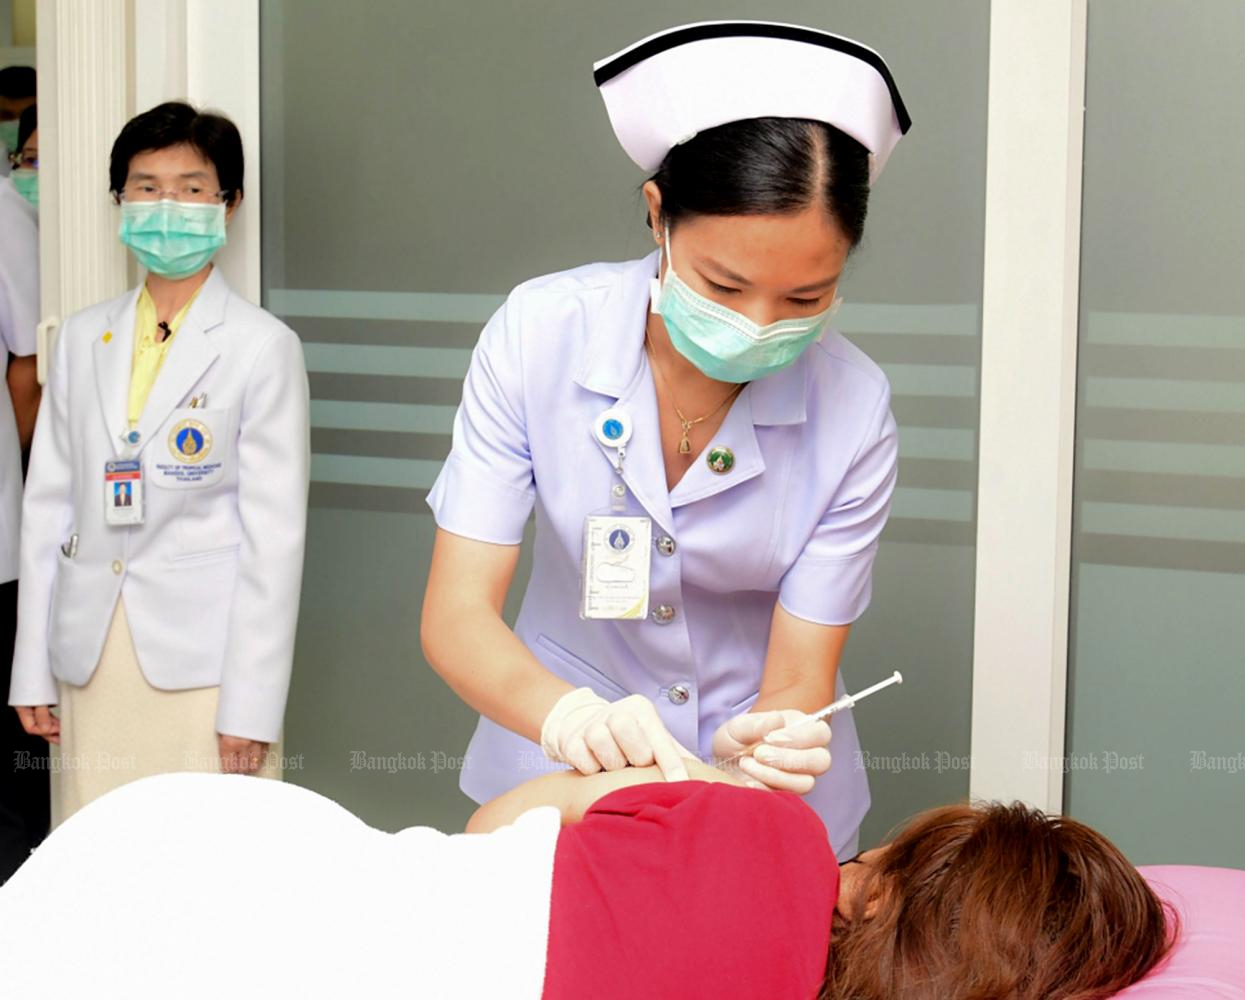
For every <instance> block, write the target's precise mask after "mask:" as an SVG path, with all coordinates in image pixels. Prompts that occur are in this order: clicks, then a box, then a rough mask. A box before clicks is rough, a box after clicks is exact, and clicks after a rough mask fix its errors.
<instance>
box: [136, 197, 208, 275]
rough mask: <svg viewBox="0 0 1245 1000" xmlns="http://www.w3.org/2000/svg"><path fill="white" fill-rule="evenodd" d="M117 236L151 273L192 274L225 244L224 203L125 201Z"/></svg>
mask: <svg viewBox="0 0 1245 1000" xmlns="http://www.w3.org/2000/svg"><path fill="white" fill-rule="evenodd" d="M117 236H118V237H119V238H120V240H121V242H122V243H124V244H125V245H126V246H127V247H129V248H130V252H131V253H133V254H134V258H135V259H136V260H137V261H138V262H139V263H140V264H142V265H143V267H145V268H146V269H147V270H148V271H150V272H151V273H152V274H158V275H160V276H161V277H162V278H189V277H190V276H191V275H192V274H196V273H197V272H199V271H201V270H203V268H205V267H207V265H208V262H209V261H211V259H212V256H213V255H214V254H215V253H216V251H217V250H219V249H220V248H221V247H223V246H224V245H225V206H224V205H223V204H221V203H220V202H209V203H199V202H185V201H173V200H172V199H168V198H165V199H162V200H160V201H124V202H122V203H121V228H120V229H119V231H118V233H117Z"/></svg>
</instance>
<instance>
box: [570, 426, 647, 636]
mask: <svg viewBox="0 0 1245 1000" xmlns="http://www.w3.org/2000/svg"><path fill="white" fill-rule="evenodd" d="M631 432H632V424H631V417H630V415H629V414H627V413H626V411H624V410H621V409H617V408H615V407H611V408H610V409H608V410H606V411H605V412H604V413H602V414H601V415H600V416H599V417H597V419H596V422H595V423H594V424H593V428H592V433H593V436H594V437H595V438H596V439H597V441H598V442H600V443H601V444H602V445H604V446H605V447H606V448H610V449H613V450H614V451H615V452H616V458H615V461H614V472H615V474H616V475H617V479H616V480H615V481H614V482H613V483H612V484H611V485H610V498H609V512H608V513H596V514H589V515H588V516H587V517H586V518H585V519H584V558H583V566H582V568H581V572H580V578H581V583H582V588H581V600H580V608H579V614H580V617H581V618H612V619H643V618H646V617H647V616H648V591H649V557H650V555H651V550H652V546H651V542H652V538H653V524H652V521H650V520H649V519H648V518H647V517H636V516H627V515H625V514H624V513H623V512H624V511H625V510H626V509H627V484H626V482H625V480H624V479H623V465H624V463H625V462H626V460H627V442H628V441H630V440H631Z"/></svg>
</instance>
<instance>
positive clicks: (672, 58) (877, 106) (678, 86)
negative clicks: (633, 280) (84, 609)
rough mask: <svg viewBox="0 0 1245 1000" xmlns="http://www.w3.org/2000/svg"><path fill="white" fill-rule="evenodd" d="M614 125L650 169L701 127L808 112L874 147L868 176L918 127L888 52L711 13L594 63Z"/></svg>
mask: <svg viewBox="0 0 1245 1000" xmlns="http://www.w3.org/2000/svg"><path fill="white" fill-rule="evenodd" d="M593 78H594V79H595V81H596V84H597V86H598V87H599V88H600V90H601V96H602V98H603V99H604V101H605V106H606V110H607V111H608V112H609V116H610V123H611V124H612V125H613V126H614V133H615V135H617V136H618V140H619V142H620V143H622V146H623V149H624V150H626V152H627V155H628V156H630V157H631V159H632V160H634V161H635V162H636V163H637V164H639V165H640V166H641V167H643V168H644V169H645V170H655V169H656V168H657V167H658V166H659V165H660V164H661V161H662V160H663V159H664V158H665V155H666V153H668V152H669V151H670V149H671V148H672V147H674V146H675V145H677V144H678V143H680V142H686V141H687V140H688V139H690V138H692V137H693V136H694V135H696V133H698V132H700V131H703V130H704V129H707V128H713V127H714V126H717V125H724V124H726V123H727V122H732V121H740V120H743V119H746V118H808V119H811V120H813V121H823V122H826V123H827V124H829V125H833V126H834V127H835V128H838V129H840V130H841V131H843V132H846V133H847V134H848V135H850V136H852V137H853V138H855V139H856V140H857V141H858V142H860V143H861V144H862V145H863V146H864V147H865V148H866V149H868V150H869V153H870V159H871V161H872V165H871V168H870V179H871V180H876V179H877V176H878V175H879V174H880V173H881V172H882V167H883V166H884V165H885V163H886V160H887V158H888V157H889V156H890V154H891V151H892V150H893V149H894V148H895V145H896V144H897V143H898V142H899V140H900V138H901V137H902V136H903V135H904V133H906V132H907V131H908V129H909V128H911V127H912V119H911V118H910V117H909V115H908V110H907V108H906V107H904V103H903V98H901V97H900V96H899V88H898V87H897V86H896V84H895V80H894V77H893V76H892V75H891V72H890V69H889V68H888V67H887V65H886V61H885V60H884V59H883V58H882V57H881V56H880V55H879V54H878V53H877V52H875V51H874V50H873V49H871V48H869V47H868V46H867V45H862V44H861V43H860V42H856V41H853V40H852V39H850V38H843V37H842V36H840V35H834V34H831V33H830V32H828V31H820V30H817V29H816V28H807V27H803V26H801V25H797V24H779V23H775V22H770V21H706V22H701V23H698V24H686V25H682V26H680V27H676V28H670V29H667V30H666V31H662V32H658V33H657V34H655V35H650V36H649V37H647V38H643V39H641V40H640V41H638V42H636V43H634V44H633V45H629V46H628V47H627V48H625V49H622V50H621V51H619V52H616V53H614V54H613V55H612V56H609V57H607V58H605V59H602V60H599V61H598V62H597V63H595V64H594V65H593Z"/></svg>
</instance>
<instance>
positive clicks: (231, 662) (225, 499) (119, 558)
mask: <svg viewBox="0 0 1245 1000" xmlns="http://www.w3.org/2000/svg"><path fill="white" fill-rule="evenodd" d="M242 179H243V154H242V141H241V138H240V137H239V135H238V131H237V129H236V128H235V127H234V125H233V123H232V122H230V121H229V120H228V119H226V118H223V117H221V116H220V115H214V114H207V113H200V112H198V111H196V110H195V109H194V108H192V107H190V106H189V105H186V104H181V103H169V104H162V105H160V106H159V107H156V108H153V109H152V110H150V111H147V112H145V113H143V114H141V115H138V116H137V117H136V118H134V119H132V120H131V121H130V122H128V123H127V124H126V125H125V127H124V128H123V129H122V130H121V133H120V135H119V136H118V137H117V140H116V142H115V143H114V145H113V149H112V160H111V166H110V182H111V185H110V190H111V191H112V194H113V197H114V199H115V200H116V202H117V204H118V206H119V221H120V230H119V232H120V239H121V242H122V243H124V244H125V245H126V247H128V248H129V250H130V251H131V252H132V253H133V255H134V257H135V258H136V259H137V261H138V263H139V264H141V265H142V266H143V267H144V268H145V269H146V272H147V274H146V278H145V280H144V281H143V283H142V284H141V285H140V286H139V287H138V288H135V289H134V290H133V291H131V292H128V293H127V294H125V295H123V296H121V297H120V298H117V299H114V300H112V301H110V302H104V303H100V304H99V305H96V306H92V307H90V308H88V309H85V310H83V311H82V312H79V313H77V314H75V315H73V316H71V317H69V319H68V320H66V321H65V324H64V327H63V328H62V330H61V332H60V334H59V336H58V337H57V340H56V346H55V350H54V353H53V357H52V361H51V370H50V377H49V381H48V385H47V387H46V390H45V392H44V396H43V403H42V406H41V408H40V411H39V419H38V423H37V425H36V431H35V440H34V447H33V450H32V453H31V461H30V471H29V475H28V479H27V484H26V494H25V500H24V505H23V509H22V539H21V593H20V598H19V604H18V627H17V647H16V651H15V653H14V659H13V678H12V684H11V687H10V691H9V704H11V705H14V706H16V707H17V712H18V715H19V716H20V717H21V721H22V724H23V726H24V727H25V729H26V731H27V732H29V733H36V734H38V735H41V736H43V737H44V738H46V739H47V740H48V741H49V742H51V743H58V744H60V763H61V767H60V768H59V774H57V775H56V778H57V781H56V782H54V793H53V803H52V819H53V823H54V824H57V823H59V822H62V821H63V820H64V819H65V818H67V817H68V816H69V815H70V814H72V813H73V812H74V811H75V810H76V809H78V808H80V807H81V806H83V805H85V804H86V803H87V802H89V801H90V800H91V799H93V798H95V797H96V796H98V795H101V794H103V793H104V792H106V791H108V790H109V789H110V788H112V787H114V786H116V785H120V784H124V783H125V782H128V781H132V780H134V779H135V778H138V777H142V776H143V775H145V774H152V773H158V772H163V771H177V770H227V771H241V772H259V773H261V774H264V775H267V776H272V777H277V776H279V775H280V767H279V762H278V755H277V754H276V753H270V752H268V751H269V750H270V748H271V747H272V745H273V744H274V743H276V741H277V740H278V739H279V737H280V735H281V727H282V719H283V716H284V713H285V703H286V695H287V692H288V688H289V681H290V669H291V663H292V660H293V651H294V630H295V623H296V621H297V617H298V600H299V591H300V584H301V580H302V566H303V540H304V529H305V525H306V513H307V488H308V471H309V465H310V456H309V451H310V447H309V429H308V426H309V421H308V409H309V405H308V383H307V373H306V368H305V367H304V364H303V354H302V347H301V344H300V342H299V339H298V336H297V335H296V334H295V333H294V332H293V331H292V330H290V329H289V328H288V327H287V326H285V325H284V324H283V323H281V321H280V320H278V319H276V318H275V317H274V316H272V315H270V314H269V313H267V312H265V311H264V310H262V309H259V308H257V307H255V306H253V305H251V304H250V303H249V302H247V301H246V300H245V299H242V298H240V297H239V296H238V295H235V294H234V292H233V291H232V290H231V289H230V288H229V286H228V285H227V284H226V283H225V279H224V278H223V277H222V276H221V274H220V271H219V270H217V269H216V268H215V267H213V265H212V258H213V256H214V255H215V253H216V251H217V250H218V249H219V248H220V247H221V246H222V245H223V244H224V242H225V227H226V223H227V220H228V219H229V218H230V216H232V215H233V213H234V211H235V210H236V209H237V207H238V204H239V203H240V202H241V199H242ZM52 706H59V714H53V713H52V712H51V710H50V709H51V707H52Z"/></svg>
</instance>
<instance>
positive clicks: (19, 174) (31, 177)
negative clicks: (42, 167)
mask: <svg viewBox="0 0 1245 1000" xmlns="http://www.w3.org/2000/svg"><path fill="white" fill-rule="evenodd" d="M9 177H10V178H11V179H12V181H13V186H14V187H15V188H17V193H18V194H20V195H21V196H22V197H23V198H25V199H26V200H27V201H28V202H30V203H31V204H32V205H34V206H35V208H38V207H39V171H37V170H31V169H30V168H29V167H18V168H17V169H15V170H14V171H13V172H12V173H11V174H9Z"/></svg>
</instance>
